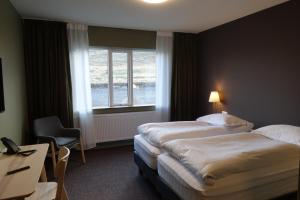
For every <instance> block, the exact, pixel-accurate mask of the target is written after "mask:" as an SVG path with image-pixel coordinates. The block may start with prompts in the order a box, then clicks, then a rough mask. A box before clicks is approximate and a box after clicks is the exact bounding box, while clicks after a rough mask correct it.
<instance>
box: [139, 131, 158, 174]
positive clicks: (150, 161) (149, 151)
mask: <svg viewBox="0 0 300 200" xmlns="http://www.w3.org/2000/svg"><path fill="white" fill-rule="evenodd" d="M134 150H135V151H136V153H137V154H138V155H139V156H140V157H141V159H142V160H143V161H144V162H145V163H146V165H148V166H149V167H150V168H152V169H154V170H156V169H157V156H158V155H160V154H161V150H160V149H159V148H157V147H155V146H152V145H151V144H149V143H148V142H147V141H146V140H145V139H144V138H143V137H142V136H141V135H136V136H134Z"/></svg>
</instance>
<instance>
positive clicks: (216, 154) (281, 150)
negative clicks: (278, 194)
mask: <svg viewBox="0 0 300 200" xmlns="http://www.w3.org/2000/svg"><path fill="white" fill-rule="evenodd" d="M163 148H164V150H165V151H167V152H168V153H169V154H170V155H172V156H173V157H175V158H176V159H177V160H179V161H180V162H181V163H182V164H183V165H185V166H186V167H187V168H188V169H189V170H190V171H191V172H192V173H194V174H195V175H196V176H200V177H201V178H202V179H203V180H204V182H205V183H206V184H207V185H213V184H214V183H215V182H216V181H217V180H218V179H221V178H224V177H227V176H229V175H232V174H234V173H240V172H245V171H251V170H255V169H261V168H264V167H268V166H270V165H280V166H282V168H281V167H279V168H277V170H278V171H280V170H284V169H286V167H287V166H285V165H288V166H295V167H297V166H298V162H299V156H300V148H299V146H297V145H294V144H288V143H285V142H281V141H278V140H272V139H270V138H267V137H265V136H262V135H260V134H254V133H239V134H234V135H223V136H216V137H209V138H202V139H184V140H173V141H170V142H167V143H165V144H164V145H163ZM275 173H276V172H275Z"/></svg>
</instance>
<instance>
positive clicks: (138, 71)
mask: <svg viewBox="0 0 300 200" xmlns="http://www.w3.org/2000/svg"><path fill="white" fill-rule="evenodd" d="M132 57H133V58H132V59H133V104H134V105H149V104H150V105H154V104H155V80H156V61H155V51H133V54H132Z"/></svg>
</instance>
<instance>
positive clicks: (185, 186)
mask: <svg viewBox="0 0 300 200" xmlns="http://www.w3.org/2000/svg"><path fill="white" fill-rule="evenodd" d="M157 166H158V174H159V176H160V177H161V179H162V180H163V181H164V182H165V183H166V184H167V185H168V186H169V187H170V188H171V189H172V190H173V191H174V192H175V193H176V194H177V195H178V196H179V197H180V198H182V199H184V200H221V199H222V200H234V199H243V200H264V199H271V198H274V197H278V196H281V195H284V194H288V193H291V192H294V191H296V190H297V187H298V169H289V170H286V171H284V172H282V173H280V174H272V173H270V172H271V171H272V170H271V167H274V166H271V167H270V169H264V170H265V172H259V173H255V172H243V173H240V174H235V175H231V176H228V177H226V178H224V180H223V181H221V182H218V184H216V185H214V186H207V185H205V184H204V182H203V180H201V178H199V177H196V176H194V175H193V174H192V173H191V172H190V171H189V170H187V169H186V168H185V167H184V166H183V165H181V163H180V162H179V161H177V160H176V159H174V158H172V157H171V156H169V155H168V154H161V155H159V156H158V164H157ZM275 167H276V166H275ZM264 173H265V175H264V176H263V177H257V178H253V176H254V177H255V176H256V174H264Z"/></svg>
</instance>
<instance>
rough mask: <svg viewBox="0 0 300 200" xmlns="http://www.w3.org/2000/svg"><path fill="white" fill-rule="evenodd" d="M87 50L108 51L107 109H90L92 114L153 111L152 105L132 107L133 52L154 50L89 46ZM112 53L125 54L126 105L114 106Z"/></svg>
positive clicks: (151, 50) (152, 50)
mask: <svg viewBox="0 0 300 200" xmlns="http://www.w3.org/2000/svg"><path fill="white" fill-rule="evenodd" d="M89 49H95V50H97V49H102V50H107V51H108V59H107V62H108V63H107V67H108V107H92V110H93V113H94V114H109V113H126V112H145V111H154V110H155V103H154V104H144V105H133V98H134V97H133V52H134V51H149V52H155V49H140V48H121V47H106V46H89ZM113 53H126V54H127V88H128V89H127V98H128V101H127V104H123V105H120V104H114V102H113V101H114V94H113V93H114V91H113Z"/></svg>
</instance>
